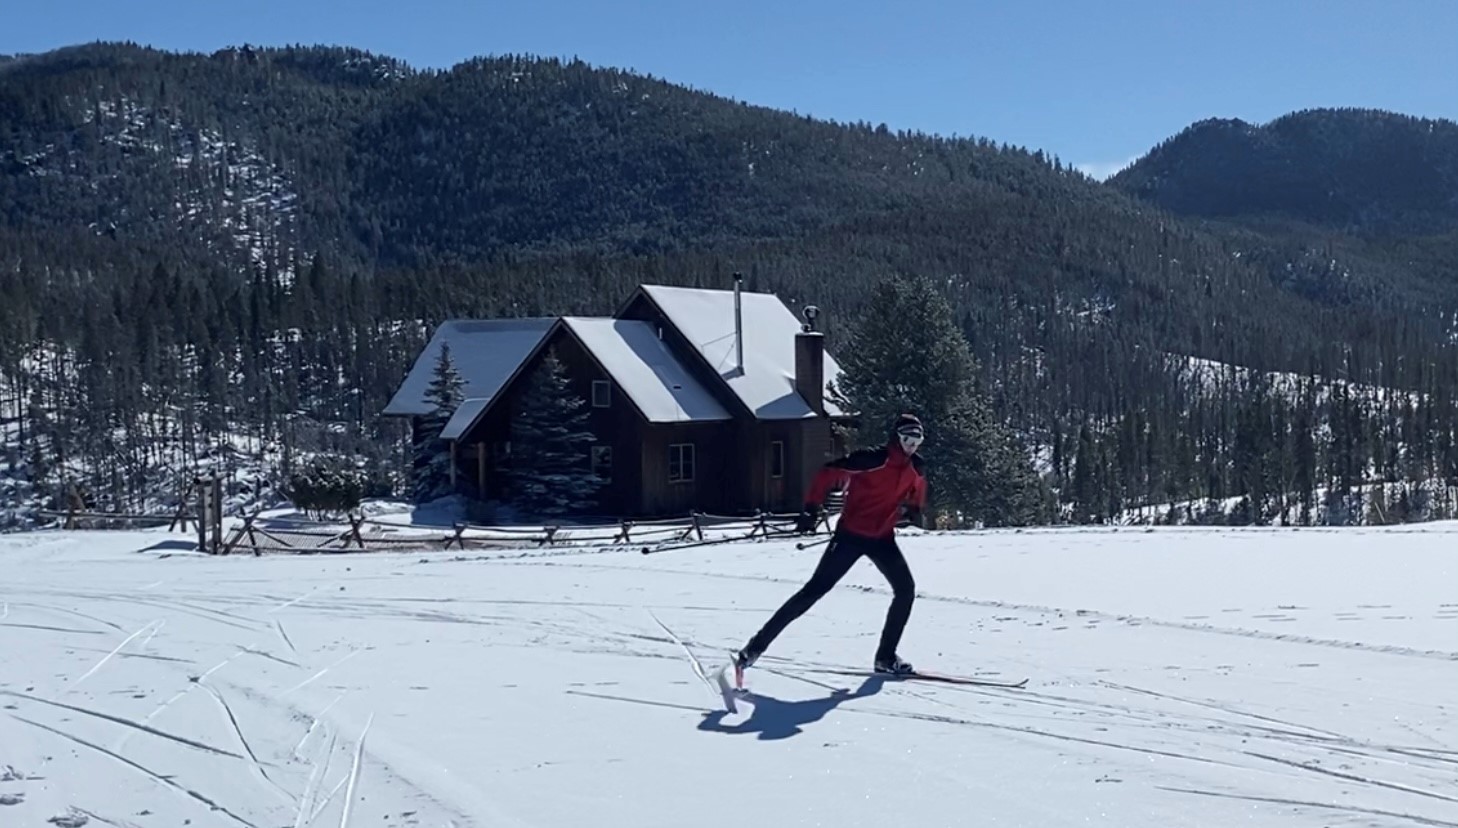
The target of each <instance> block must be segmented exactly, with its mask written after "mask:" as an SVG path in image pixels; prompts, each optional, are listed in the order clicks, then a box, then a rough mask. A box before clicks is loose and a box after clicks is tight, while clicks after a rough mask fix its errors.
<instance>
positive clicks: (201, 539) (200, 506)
mask: <svg viewBox="0 0 1458 828" xmlns="http://www.w3.org/2000/svg"><path fill="white" fill-rule="evenodd" d="M192 486H193V492H194V493H195V494H196V495H197V551H199V552H208V515H209V512H210V511H211V507H210V506H209V504H208V501H209V500H211V499H212V494H213V492H212V489H210V488H208V487H207V486H206V485H205V481H204V479H203V478H201V477H194V478H193V479H192ZM211 554H217V550H213V551H212V553H211Z"/></svg>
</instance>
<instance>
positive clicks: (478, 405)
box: [440, 397, 491, 440]
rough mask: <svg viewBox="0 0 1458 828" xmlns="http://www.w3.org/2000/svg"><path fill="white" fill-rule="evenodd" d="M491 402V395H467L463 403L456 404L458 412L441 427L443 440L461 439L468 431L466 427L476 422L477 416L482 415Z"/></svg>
mask: <svg viewBox="0 0 1458 828" xmlns="http://www.w3.org/2000/svg"><path fill="white" fill-rule="evenodd" d="M490 404H491V398H490V397H467V398H466V399H464V400H461V404H460V405H458V406H456V413H454V414H452V415H451V418H450V419H449V420H446V424H445V425H444V426H442V427H441V430H440V438H441V439H442V440H459V439H461V435H462V434H465V433H466V429H468V428H470V427H471V424H472V423H474V422H476V418H477V417H479V416H481V412H482V411H485V410H486V406H488V405H490Z"/></svg>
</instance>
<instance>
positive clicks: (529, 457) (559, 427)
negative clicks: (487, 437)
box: [511, 351, 607, 517]
mask: <svg viewBox="0 0 1458 828" xmlns="http://www.w3.org/2000/svg"><path fill="white" fill-rule="evenodd" d="M513 413H514V416H513V417H512V421H511V453H512V456H513V457H515V458H516V464H515V466H514V468H513V469H512V471H511V477H512V489H513V491H514V492H515V501H516V505H517V507H518V508H519V509H520V510H521V511H522V512H523V513H524V514H530V515H534V516H538V517H561V516H565V515H573V514H585V513H587V512H589V511H590V510H591V509H592V508H593V507H594V506H595V505H596V499H597V493H598V490H600V489H601V488H602V487H603V485H605V484H606V482H607V481H605V480H603V478H602V477H600V476H599V475H598V474H597V472H596V471H594V470H593V468H592V457H591V453H592V444H593V443H594V442H596V441H597V438H596V437H594V436H593V434H592V432H591V431H590V430H589V426H588V419H589V416H590V409H588V408H587V401H586V400H584V399H583V398H582V397H581V396H580V395H578V394H575V393H573V391H572V387H571V385H570V384H569V383H568V381H567V371H566V368H565V367H564V366H563V365H562V363H561V361H560V360H559V359H558V358H557V355H556V353H555V352H554V351H548V352H547V355H546V356H545V357H544V358H543V360H542V363H541V364H540V365H538V366H537V368H536V369H535V370H534V371H533V372H532V374H531V376H530V377H529V379H528V382H527V386H526V389H525V391H524V392H523V393H522V395H521V397H520V399H518V401H517V405H516V411H515V412H513Z"/></svg>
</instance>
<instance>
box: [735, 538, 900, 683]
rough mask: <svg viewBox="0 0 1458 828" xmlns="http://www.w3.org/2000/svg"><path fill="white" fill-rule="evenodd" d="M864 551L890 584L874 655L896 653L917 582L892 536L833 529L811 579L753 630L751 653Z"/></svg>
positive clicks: (885, 656)
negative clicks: (867, 535) (852, 532)
mask: <svg viewBox="0 0 1458 828" xmlns="http://www.w3.org/2000/svg"><path fill="white" fill-rule="evenodd" d="M862 555H864V556H866V557H867V558H870V559H871V563H873V564H875V565H876V568H877V569H879V570H880V571H881V575H882V576H884V577H885V578H886V581H887V583H889V584H890V585H891V591H892V598H891V607H890V609H888V610H887V611H886V623H885V625H884V626H883V627H882V628H881V642H880V645H879V646H878V647H877V648H876V658H877V659H878V660H880V659H886V660H890V659H892V658H894V657H895V656H896V647H897V645H898V644H900V643H901V632H902V630H904V629H905V628H906V622H907V620H908V619H910V618H911V602H912V600H913V599H914V598H915V597H916V582H915V581H914V580H913V579H912V577H911V569H910V567H908V566H907V565H906V557H905V556H904V555H902V554H901V548H900V547H899V546H897V545H896V539H895V538H867V537H862V536H860V535H853V534H850V533H836V534H835V536H834V537H832V538H831V540H830V545H829V546H827V547H826V548H825V552H824V554H822V555H821V556H820V563H819V564H817V565H816V567H815V572H814V573H813V574H812V575H811V576H810V580H809V581H808V582H806V584H805V586H803V587H801V588H800V591H799V592H796V593H795V594H794V595H791V596H790V598H789V600H787V601H785V603H784V606H781V607H780V608H779V610H778V611H776V612H775V614H774V615H772V616H770V620H769V621H767V622H765V625H764V627H763V628H761V629H760V631H759V632H757V633H755V635H754V637H753V638H751V639H750V640H749V644H748V645H747V646H746V649H748V650H749V651H750V652H751V653H755V654H758V653H762V652H764V651H765V650H766V649H768V648H769V645H770V644H771V643H772V642H773V641H774V640H775V638H776V637H778V636H779V634H780V633H781V632H783V631H784V629H785V627H787V626H789V624H790V622H791V621H794V620H795V619H796V618H799V617H800V616H801V615H804V614H805V611H806V610H808V609H810V608H811V607H812V606H814V605H815V602H816V601H819V600H820V599H821V598H823V597H825V594H826V593H827V592H830V588H831V587H833V586H835V585H836V583H837V582H839V581H840V579H841V578H844V577H845V574H846V573H847V572H850V570H851V567H852V566H854V565H855V563H856V561H857V560H860V557H861V556H862Z"/></svg>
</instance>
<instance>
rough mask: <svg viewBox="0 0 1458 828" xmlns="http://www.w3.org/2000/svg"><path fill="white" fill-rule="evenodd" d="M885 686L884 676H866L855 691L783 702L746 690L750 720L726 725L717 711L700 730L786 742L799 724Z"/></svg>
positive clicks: (799, 728) (839, 691) (820, 716)
mask: <svg viewBox="0 0 1458 828" xmlns="http://www.w3.org/2000/svg"><path fill="white" fill-rule="evenodd" d="M885 683H886V679H885V677H883V676H869V677H867V678H866V680H865V681H864V682H862V683H861V686H860V687H857V688H856V689H855V690H835V691H833V692H832V693H831V694H830V695H828V696H821V697H820V698H816V699H801V700H799V701H785V700H784V699H777V698H775V697H774V696H768V695H765V694H764V693H757V692H754V691H752V690H751V691H747V692H746V693H744V695H743V696H742V698H743V700H744V701H746V702H748V703H749V704H750V705H752V706H753V710H752V711H751V713H750V715H749V718H747V719H745V720H744V721H742V722H739V723H738V724H732V725H729V724H725V723H724V718H725V717H726V716H728V715H729V714H728V713H727V712H726V711H723V710H718V711H715V712H713V713H710V714H709V715H707V716H705V717H704V720H703V721H702V722H700V723H699V730H702V731H705V732H710V733H758V734H759V738H760V739H761V740H762V741H770V740H774V739H788V738H790V737H791V736H794V735H796V734H798V733H801V732H803V731H802V730H801V726H802V725H807V724H810V723H811V722H818V721H820V720H821V719H823V718H825V714H827V713H829V712H830V711H832V710H834V709H835V708H837V707H839V706H840V705H842V704H844V703H845V702H848V701H850V700H851V699H863V698H866V697H867V696H874V695H876V694H877V693H879V692H881V687H882V686H883V685H884V684H885Z"/></svg>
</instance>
